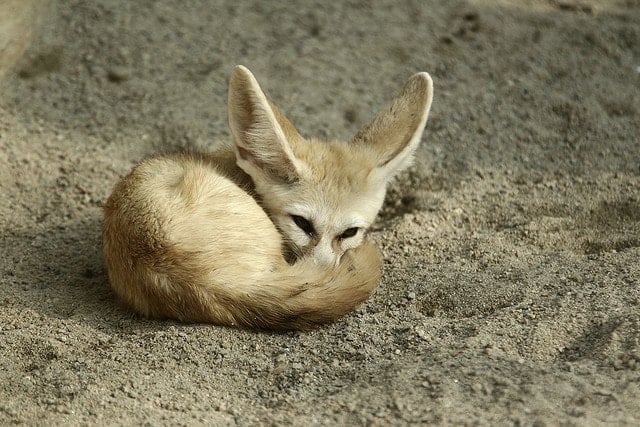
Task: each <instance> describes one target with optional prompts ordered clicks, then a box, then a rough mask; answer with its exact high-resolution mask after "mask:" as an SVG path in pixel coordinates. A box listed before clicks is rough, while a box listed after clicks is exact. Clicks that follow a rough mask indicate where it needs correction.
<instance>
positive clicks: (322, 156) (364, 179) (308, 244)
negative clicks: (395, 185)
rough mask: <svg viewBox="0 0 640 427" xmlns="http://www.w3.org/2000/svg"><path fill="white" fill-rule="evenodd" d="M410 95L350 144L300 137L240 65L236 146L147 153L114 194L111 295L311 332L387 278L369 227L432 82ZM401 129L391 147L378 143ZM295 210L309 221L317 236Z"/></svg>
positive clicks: (143, 309)
mask: <svg viewBox="0 0 640 427" xmlns="http://www.w3.org/2000/svg"><path fill="white" fill-rule="evenodd" d="M416 80H418V81H417V82H416ZM407 88H408V89H407ZM416 90H417V91H420V92H423V93H422V94H420V95H415V94H414V92H415V91H416ZM405 92H406V93H403V94H401V96H400V98H401V99H405V100H406V101H402V100H401V101H398V100H395V101H394V103H395V104H392V107H391V112H389V111H385V112H383V116H384V117H382V118H380V117H379V118H378V119H376V120H374V122H372V123H373V125H369V126H367V127H366V128H365V130H364V131H362V132H361V133H359V134H358V135H360V136H357V138H356V139H354V141H352V142H351V143H342V142H336V141H333V142H331V141H330V142H321V141H316V140H306V139H304V138H303V137H301V136H300V135H299V134H298V132H297V131H296V130H295V128H294V127H293V125H291V123H290V122H289V121H288V120H287V119H286V117H285V116H284V114H282V113H281V112H280V111H279V110H278V109H277V108H276V107H275V106H274V105H272V104H271V103H270V102H269V101H268V100H267V98H266V96H265V95H264V93H263V92H262V90H261V89H260V87H259V86H258V84H257V82H256V81H255V78H254V77H253V75H252V74H251V73H250V72H249V71H248V70H247V69H246V68H244V67H236V69H235V70H234V72H233V74H232V77H231V82H230V89H229V123H230V126H231V129H232V131H233V134H234V146H233V148H225V149H222V150H219V151H217V152H214V153H211V154H198V155H196V154H192V155H187V154H180V155H165V156H159V157H155V158H151V159H148V160H144V161H143V162H141V163H140V164H138V165H137V166H136V167H135V168H134V169H133V170H132V171H131V173H129V175H128V176H127V177H125V178H124V179H123V180H122V181H121V182H120V183H118V184H117V185H116V187H115V189H114V191H113V193H112V195H111V196H110V198H109V200H108V201H107V203H106V206H105V220H104V230H103V245H104V258H105V263H106V265H107V269H108V273H109V280H110V283H111V286H112V288H113V289H114V291H115V292H116V293H117V294H118V296H119V297H120V298H121V299H122V300H123V301H124V302H125V303H126V304H127V305H128V306H130V307H132V308H133V309H134V310H136V311H137V312H139V313H141V314H142V315H145V316H150V317H160V318H173V319H178V320H182V321H192V322H212V323H216V324H222V325H243V326H250V327H260V328H275V329H307V328H311V327H314V326H317V325H319V324H323V323H327V322H331V321H333V320H335V319H336V318H338V317H340V316H343V315H344V314H346V313H348V312H350V311H351V310H353V308H355V307H356V306H357V305H358V304H360V303H361V302H362V301H364V300H365V299H366V298H367V297H368V296H369V294H370V293H371V291H372V290H373V288H374V287H375V285H376V283H377V281H378V279H379V276H380V268H381V260H380V255H379V253H378V251H377V249H376V248H375V246H374V245H372V244H371V243H368V242H366V239H365V237H364V234H365V231H366V228H367V227H368V226H369V225H370V224H371V222H372V221H373V219H374V217H375V215H376V214H377V212H378V210H379V208H380V206H381V204H382V200H383V198H384V192H385V185H386V182H387V181H388V179H390V178H391V176H393V174H394V173H396V172H397V171H398V170H400V169H401V168H403V167H405V166H406V165H407V164H408V161H409V159H410V157H411V155H412V154H413V151H414V150H415V147H416V146H417V144H418V142H419V139H420V135H421V134H422V128H423V127H424V123H425V121H426V115H427V114H428V110H429V106H430V103H431V80H430V79H429V77H428V75H426V74H425V73H422V74H417V75H416V76H414V77H413V78H412V79H410V80H409V83H408V84H407V86H406V87H405ZM398 103H399V105H400V107H398V108H396V107H393V105H396V104H398ZM402 109H404V111H401V110H402ZM389 114H393V115H396V116H397V119H396V120H394V119H393V118H388V117H387V116H389ZM415 116H417V117H419V118H418V119H415ZM397 123H399V124H397ZM389 126H391V127H394V126H395V128H394V130H393V131H390V130H389ZM383 127H384V129H382V128H383ZM363 132H364V133H363ZM361 134H362V135H361ZM398 134H401V135H400V136H399V137H397V138H396V139H395V140H389V141H388V144H391V145H392V146H389V145H388V144H386V143H385V141H379V140H378V139H377V138H378V136H379V135H382V136H383V137H384V138H388V137H389V135H394V136H395V135H398ZM400 157H404V159H401V160H402V161H399V163H398V164H395V165H392V166H389V165H390V164H392V163H393V162H395V161H397V160H396V159H398V158H400ZM292 215H298V216H300V215H305V217H308V219H309V222H310V223H311V222H313V233H311V234H310V233H305V232H304V231H303V230H301V229H300V228H299V226H298V225H296V223H295V222H294V220H293V219H292V218H293V217H292ZM349 229H351V232H352V234H354V235H353V236H352V235H351V234H349V233H347V234H348V235H347V234H344V233H345V230H349ZM356 229H357V233H354V232H353V230H356ZM318 248H322V249H318ZM287 261H291V262H294V263H293V264H291V263H290V262H287Z"/></svg>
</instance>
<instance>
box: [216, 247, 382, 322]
mask: <svg viewBox="0 0 640 427" xmlns="http://www.w3.org/2000/svg"><path fill="white" fill-rule="evenodd" d="M381 265H382V261H381V257H380V252H379V251H378V249H377V248H376V246H375V245H374V244H372V243H369V242H365V243H364V244H363V245H361V246H359V247H358V248H355V249H353V250H351V251H349V252H347V253H346V254H345V255H344V256H343V259H342V261H341V262H340V264H339V265H338V266H337V267H335V268H331V269H327V268H321V267H318V266H316V265H315V264H313V262H312V261H311V260H301V261H299V262H298V263H296V264H295V265H292V266H288V267H286V268H283V269H282V270H281V271H276V272H273V273H272V274H271V275H270V277H268V278H266V280H265V282H264V283H262V284H259V285H258V284H256V287H255V291H254V292H248V293H246V294H244V295H241V296H239V295H235V296H231V295H229V296H228V300H227V301H226V303H227V304H228V305H230V306H234V310H233V311H234V312H233V317H234V319H235V321H236V322H237V323H238V324H240V325H244V326H249V327H258V328H265V329H280V330H287V329H289V330H291V329H312V328H315V327H318V326H319V325H322V324H326V323H330V322H333V321H335V320H336V319H338V318H340V317H342V316H344V315H346V314H347V313H349V312H350V311H352V310H353V309H355V308H356V307H357V306H358V305H360V304H361V303H362V302H364V301H365V300H366V299H367V298H368V297H369V295H370V294H371V292H372V291H373V289H374V288H375V287H376V285H377V283H378V280H379V279H380V272H381ZM220 300H221V302H222V299H221V298H220Z"/></svg>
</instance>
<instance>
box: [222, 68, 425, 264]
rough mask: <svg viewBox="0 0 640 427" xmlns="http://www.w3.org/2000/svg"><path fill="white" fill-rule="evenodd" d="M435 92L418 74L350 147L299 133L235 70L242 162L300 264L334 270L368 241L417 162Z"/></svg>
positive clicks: (235, 129) (233, 105)
mask: <svg viewBox="0 0 640 427" xmlns="http://www.w3.org/2000/svg"><path fill="white" fill-rule="evenodd" d="M432 94H433V83H432V81H431V77H429V74H427V73H418V74H415V75H414V76H412V77H411V78H410V79H409V80H408V81H407V83H406V84H405V86H404V88H403V89H402V91H401V93H400V94H399V95H398V96H397V97H396V98H395V99H394V100H393V101H391V103H390V104H389V105H387V107H386V108H385V109H384V110H383V111H382V112H381V113H380V114H378V116H377V117H375V118H374V119H373V120H372V121H371V122H370V123H369V124H367V125H366V126H364V127H363V128H362V129H361V130H360V131H359V132H358V133H356V135H355V136H354V137H353V138H352V139H351V140H350V141H349V142H341V141H319V140H316V139H313V138H311V139H305V138H303V137H302V136H301V135H300V134H299V133H298V131H297V130H296V129H295V128H294V127H293V125H292V124H291V123H290V122H289V120H288V119H287V118H286V117H285V116H284V114H283V113H282V112H281V111H280V110H279V109H278V108H277V107H276V106H275V105H273V104H272V103H271V102H269V100H268V99H267V97H266V96H265V94H264V93H263V91H262V90H261V89H260V86H259V85H258V82H257V81H256V79H255V77H254V76H253V74H251V72H250V71H249V70H248V69H247V68H245V67H243V66H237V67H236V68H235V69H234V70H233V73H232V75H231V80H230V83H229V101H228V108H229V125H230V127H231V131H232V133H233V136H234V150H235V154H236V163H237V165H238V166H239V167H240V168H241V169H242V170H243V171H244V172H246V173H247V174H248V175H249V176H250V177H251V178H252V180H253V182H254V185H255V190H256V193H257V194H258V196H259V198H260V203H261V205H262V207H263V208H264V210H265V211H266V212H267V214H268V215H269V217H270V218H271V220H272V221H273V222H274V224H275V225H276V226H277V227H278V229H279V230H280V232H281V233H282V235H283V237H284V240H285V241H286V242H287V244H288V248H287V249H288V252H289V253H291V254H292V255H293V258H294V259H295V258H299V257H302V256H305V257H312V258H313V260H314V261H315V262H316V263H317V264H319V265H324V266H328V265H335V264H337V263H338V262H339V261H340V258H341V257H342V255H343V254H344V253H345V251H347V250H349V249H351V248H354V247H356V246H358V245H360V244H361V243H362V240H363V238H364V235H365V232H366V230H367V229H368V227H369V226H370V225H371V224H372V223H373V221H374V219H375V217H376V215H377V214H378V211H379V210H380V208H381V207H382V203H383V202H384V197H385V193H386V187H387V183H388V182H389V181H390V180H391V179H392V178H393V177H394V176H395V175H396V174H397V173H398V172H400V171H401V170H403V169H404V168H406V167H407V166H409V164H410V163H411V161H412V159H413V155H414V153H415V150H416V148H417V146H418V144H419V142H420V138H421V136H422V132H423V130H424V126H425V124H426V121H427V116H428V115H429V109H430V107H431V100H432Z"/></svg>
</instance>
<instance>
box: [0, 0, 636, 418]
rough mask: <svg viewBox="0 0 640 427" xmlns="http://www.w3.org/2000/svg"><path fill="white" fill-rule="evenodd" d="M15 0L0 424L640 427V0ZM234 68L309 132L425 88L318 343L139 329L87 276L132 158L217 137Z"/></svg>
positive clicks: (3, 155)
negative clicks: (401, 156) (403, 160)
mask: <svg viewBox="0 0 640 427" xmlns="http://www.w3.org/2000/svg"><path fill="white" fill-rule="evenodd" d="M18 3H20V2H16V1H13V0H12V1H9V0H7V1H5V2H4V3H3V4H2V5H0V10H2V7H5V11H6V9H11V8H12V7H13V8H14V9H13V11H14V15H12V14H11V13H9V14H4V15H2V14H0V15H2V16H3V18H2V19H0V52H2V55H3V56H1V57H0V58H1V60H0V73H4V74H5V77H4V79H3V82H2V83H1V89H0V424H1V425H11V424H27V425H35V424H38V425H73V424H75V425H77V424H99V425H118V424H144V425H199V424H210V425H236V424H237V425H289V424H291V425H389V424H393V425H406V424H413V423H415V424H442V425H447V424H468V425H536V426H543V425H559V424H561V425H603V424H619V425H625V424H626V425H637V424H638V423H640V343H639V341H640V268H639V262H638V261H639V259H640V71H639V68H638V67H640V4H639V3H638V2H637V1H634V0H626V1H625V0H619V1H596V0H593V1H588V0H585V1H573V0H569V1H552V0H548V1H545V0H528V1H526V0H522V1H507V0H502V1H499V0H494V1H490V0H476V1H471V0H468V1H463V0H456V1H402V2H396V1H391V0H389V1H373V2H368V1H361V2H359V1H345V2H326V1H317V2H313V1H307V2H299V3H300V4H298V5H294V2H284V1H282V2H280V1H278V2H268V3H267V2H260V1H248V0H237V1H205V0H199V1H189V2H181V3H180V5H178V2H173V1H168V0H159V1H135V2H133V1H128V0H108V1H100V2H98V1H80V0H65V1H64V2H62V1H60V2H55V1H53V2H51V3H49V4H46V3H45V2H43V1H37V0H35V1H26V2H24V3H22V5H23V6H20V5H18ZM303 4H304V6H303ZM24 5H28V7H32V6H33V8H32V9H29V10H27V9H24V8H23V7H27V6H24ZM12 17H14V18H15V19H14V21H11V19H12ZM29 19H31V21H29ZM16 22H22V23H23V24H19V25H18V24H16ZM24 22H31V24H29V25H30V26H29V29H25V28H24ZM33 28H37V29H38V31H37V32H33V31H30V29H33ZM7 34H9V35H13V36H14V37H15V43H18V44H15V43H14V44H13V45H12V46H13V48H11V49H4V50H3V46H5V47H6V46H7V43H6V39H5V41H4V43H3V41H2V40H1V38H2V37H3V35H4V36H5V37H6V35H7ZM31 36H33V37H31ZM29 41H30V44H29V47H28V48H27V50H26V52H25V53H24V55H22V56H20V55H21V53H22V50H23V49H24V47H26V46H27V44H28V42H29ZM20 43H24V44H23V45H22V44H20ZM16 61H17V62H16ZM236 64H244V65H246V66H248V67H249V68H250V69H251V70H252V71H253V72H254V73H255V74H256V76H257V78H258V79H259V81H260V82H261V84H262V86H263V88H264V89H265V90H266V91H267V92H268V93H269V94H270V96H271V97H272V98H273V99H274V100H275V101H276V102H277V103H278V104H279V105H280V106H281V107H282V108H283V110H285V111H286V112H287V113H288V115H289V117H290V118H291V120H292V121H293V122H294V123H295V124H296V125H297V126H298V128H299V129H300V131H301V132H302V133H303V134H305V135H316V136H320V137H327V138H329V137H330V138H342V139H347V138H349V137H350V136H351V135H352V134H353V133H354V132H355V131H356V130H357V129H358V128H359V126H361V125H362V124H364V123H365V122H366V121H367V120H368V119H369V118H370V117H372V116H373V115H374V114H375V113H376V112H377V111H378V110H379V109H380V108H381V107H382V106H383V104H384V103H385V102H386V101H387V100H388V99H390V98H391V97H392V96H393V95H394V94H395V93H396V92H397V91H398V90H399V89H400V87H401V86H402V84H403V83H404V81H405V80H406V79H407V78H408V77H409V76H410V75H411V74H413V73H415V72H417V71H428V72H430V73H431V74H432V76H433V78H434V81H435V97H434V103H433V109H432V116H431V118H430V120H429V123H428V124H427V130H426V132H425V135H424V138H423V141H422V144H421V146H420V148H419V151H418V154H417V158H416V163H415V166H413V167H412V168H411V170H410V171H408V172H407V173H405V174H403V175H402V176H400V177H399V178H398V179H397V180H396V181H395V182H394V183H393V185H392V186H391V188H390V191H389V194H388V199H387V202H386V205H385V207H384V209H383V211H382V212H381V215H380V217H379V220H378V221H377V223H376V225H375V227H374V228H373V230H372V232H371V235H372V237H373V238H374V239H375V240H376V241H377V242H378V244H379V245H380V247H381V248H382V250H383V253H384V257H385V265H384V274H383V278H382V280H381V283H380V286H379V288H378V289H377V291H376V292H375V294H374V295H373V296H372V297H371V298H370V299H369V300H368V301H367V302H366V303H365V304H364V305H362V306H361V307H360V308H358V309H357V310H356V311H355V312H354V313H352V314H351V315H349V316H347V317H346V318H344V319H342V320H341V321H339V322H337V323H335V324H333V325H329V326H327V327H323V328H321V329H319V330H316V331H312V332H305V333H293V332H292V333H282V334H274V333H266V332H256V331H248V330H241V329H233V328H224V327H216V326H212V325H201V324H198V325H193V324H180V323H176V322H171V321H152V320H145V319H141V318H139V317H137V316H136V315H135V314H133V313H131V312H129V311H128V310H127V309H125V308H123V307H122V306H121V305H120V304H119V303H118V302H117V300H116V298H115V297H114V295H113V293H112V292H111V291H110V289H109V287H108V282H107V277H106V273H105V269H104V266H103V263H102V259H101V242H100V228H101V218H102V209H101V206H102V204H103V203H104V201H105V200H106V198H107V197H108V195H109V193H110V191H111V189H112V188H113V185H114V184H115V183H116V182H117V180H118V179H119V178H120V177H122V176H123V175H124V174H126V173H127V172H128V170H129V169H130V168H131V167H132V166H133V165H134V164H135V163H136V162H137V161H139V160H140V159H141V158H143V157H144V156H148V155H151V154H153V153H157V152H162V151H175V150H182V149H185V150H213V149H215V148H216V147H218V146H220V144H221V143H222V142H223V141H226V140H228V139H229V130H228V128H227V124H226V120H227V118H226V105H225V104H226V91H227V79H228V75H229V73H230V70H231V69H232V67H233V66H234V65H236ZM5 71H6V72H5ZM256 239H260V236H256Z"/></svg>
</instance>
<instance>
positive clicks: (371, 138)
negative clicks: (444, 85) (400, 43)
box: [351, 72, 433, 183]
mask: <svg viewBox="0 0 640 427" xmlns="http://www.w3.org/2000/svg"><path fill="white" fill-rule="evenodd" d="M432 100H433V81H432V80H431V76H429V74H427V73H424V72H423V73H417V74H414V75H413V76H412V77H411V78H410V79H409V80H408V81H407V83H406V84H405V85H404V88H403V89H402V92H401V93H400V94H399V95H398V96H397V97H396V98H395V99H393V101H391V103H389V104H388V105H387V106H386V108H385V109H384V110H382V112H380V113H379V114H378V116H376V118H374V119H373V120H372V121H371V122H369V124H367V125H365V126H364V127H363V128H362V129H360V131H359V132H358V133H357V134H356V135H355V136H354V137H353V139H352V141H351V143H352V144H362V145H367V146H368V148H369V149H372V150H374V151H375V153H376V155H377V164H378V166H377V167H376V168H375V169H374V170H373V175H374V179H376V180H380V181H382V182H385V183H386V182H387V181H388V180H390V179H391V178H392V177H393V176H394V175H396V174H397V173H398V172H400V171H402V170H403V169H405V168H406V167H408V166H409V165H410V164H411V162H412V160H413V155H414V153H415V151H416V148H417V147H418V145H419V143H420V139H421V137H422V132H423V131H424V127H425V124H426V123H427V117H428V116H429V110H430V109H431V101H432Z"/></svg>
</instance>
